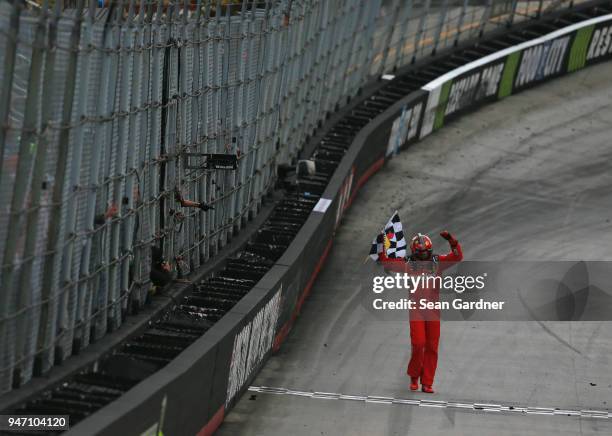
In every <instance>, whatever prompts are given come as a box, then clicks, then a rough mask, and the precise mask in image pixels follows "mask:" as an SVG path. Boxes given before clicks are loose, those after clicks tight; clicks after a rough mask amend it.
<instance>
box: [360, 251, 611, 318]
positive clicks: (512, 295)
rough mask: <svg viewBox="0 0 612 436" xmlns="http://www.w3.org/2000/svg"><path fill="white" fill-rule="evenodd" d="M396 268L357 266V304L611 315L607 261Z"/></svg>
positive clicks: (403, 311) (420, 310) (517, 314)
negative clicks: (442, 269) (440, 268)
mask: <svg viewBox="0 0 612 436" xmlns="http://www.w3.org/2000/svg"><path fill="white" fill-rule="evenodd" d="M400 267H401V266H400ZM401 268H402V269H400V271H406V270H407V269H408V268H403V267H401ZM400 271H397V270H390V268H387V267H386V266H384V265H380V264H374V263H371V264H370V265H366V266H365V267H363V268H361V269H360V270H359V271H358V272H357V277H356V278H358V281H359V282H360V286H361V289H362V290H363V292H362V293H361V294H360V296H361V303H362V306H363V307H364V308H365V310H366V311H368V312H369V313H371V314H372V316H374V317H375V318H376V319H379V320H390V321H394V320H406V319H407V318H408V314H409V316H410V318H411V319H412V317H413V316H419V317H420V318H421V319H426V320H427V319H432V320H433V319H444V320H449V321H612V262H609V261H596V262H592V261H588V262H585V261H533V262H532V261H499V262H497V261H488V262H487V261H482V262H481V261H463V262H461V263H459V264H455V265H453V266H452V267H449V268H448V269H446V270H444V271H443V272H442V273H440V271H439V266H438V265H431V264H429V265H427V264H426V263H425V265H423V267H418V265H417V266H416V267H415V265H410V269H408V271H407V272H400Z"/></svg>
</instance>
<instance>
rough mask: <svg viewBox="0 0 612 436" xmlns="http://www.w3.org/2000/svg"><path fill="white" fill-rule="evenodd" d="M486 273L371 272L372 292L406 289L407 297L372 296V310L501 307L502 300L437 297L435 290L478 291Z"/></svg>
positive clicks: (495, 308)
mask: <svg viewBox="0 0 612 436" xmlns="http://www.w3.org/2000/svg"><path fill="white" fill-rule="evenodd" d="M486 277H487V273H486V272H485V273H483V274H482V275H475V276H471V275H468V276H463V275H449V276H446V277H442V276H436V275H430V274H413V273H395V275H387V276H374V277H373V279H372V292H374V294H381V293H383V292H385V291H403V292H402V293H403V294H405V293H406V292H408V293H409V294H410V297H408V298H401V297H400V298H399V299H397V300H391V301H389V300H385V299H384V298H374V299H373V300H372V307H373V308H374V309H375V310H451V309H457V310H461V309H471V310H502V309H503V307H504V303H505V301H487V300H485V299H484V298H480V299H478V300H476V301H474V300H471V299H468V300H466V299H463V298H460V297H457V298H453V299H452V300H450V301H440V300H439V299H438V298H436V297H437V295H436V290H437V291H451V292H455V293H457V294H463V293H464V292H465V291H481V290H483V289H484V288H485V280H486Z"/></svg>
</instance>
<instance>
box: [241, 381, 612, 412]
mask: <svg viewBox="0 0 612 436" xmlns="http://www.w3.org/2000/svg"><path fill="white" fill-rule="evenodd" d="M249 391H250V392H259V393H262V394H275V395H291V396H296V397H308V398H316V399H322V400H345V401H362V402H364V403H378V404H406V405H409V406H419V407H437V408H447V409H467V410H474V411H477V412H495V413H500V412H502V413H503V412H506V413H515V414H523V415H546V416H578V417H580V418H597V419H612V413H611V412H608V411H607V410H588V409H583V410H577V409H561V408H558V407H531V406H517V405H503V404H488V403H459V402H456V401H444V400H419V399H409V398H393V397H381V396H375V395H346V394H339V393H335V392H311V391H299V390H294V389H287V388H277V387H269V386H250V387H249Z"/></svg>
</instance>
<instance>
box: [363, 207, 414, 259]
mask: <svg viewBox="0 0 612 436" xmlns="http://www.w3.org/2000/svg"><path fill="white" fill-rule="evenodd" d="M406 246H407V244H406V238H405V237H404V230H403V229H402V222H401V221H400V217H399V214H398V213H397V211H395V213H394V214H393V216H392V217H391V219H390V220H389V222H388V223H387V225H386V226H385V229H384V231H383V232H381V233H380V234H378V235H377V236H376V238H375V239H374V240H373V241H372V247H371V248H370V257H371V258H372V259H373V260H378V256H379V255H380V253H382V252H383V251H384V252H386V253H387V257H389V258H390V259H395V258H404V257H406Z"/></svg>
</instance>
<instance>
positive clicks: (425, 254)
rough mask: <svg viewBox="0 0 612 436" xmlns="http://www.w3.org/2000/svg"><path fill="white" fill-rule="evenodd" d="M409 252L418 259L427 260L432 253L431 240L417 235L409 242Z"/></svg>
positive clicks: (419, 234) (425, 236)
mask: <svg viewBox="0 0 612 436" xmlns="http://www.w3.org/2000/svg"><path fill="white" fill-rule="evenodd" d="M410 250H411V251H412V254H413V255H414V256H415V257H417V258H419V259H429V258H430V257H431V254H432V251H433V244H432V243H431V238H430V237H429V236H427V235H423V234H421V233H417V234H416V235H414V236H413V237H412V241H410Z"/></svg>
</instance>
